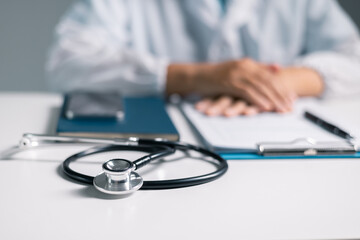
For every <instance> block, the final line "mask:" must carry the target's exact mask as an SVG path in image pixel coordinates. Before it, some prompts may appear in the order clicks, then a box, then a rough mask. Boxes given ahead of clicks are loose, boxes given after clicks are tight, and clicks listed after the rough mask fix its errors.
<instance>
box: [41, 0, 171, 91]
mask: <svg viewBox="0 0 360 240" xmlns="http://www.w3.org/2000/svg"><path fill="white" fill-rule="evenodd" d="M134 2H136V1H120V0H119V1H111V0H102V1H96V0H88V1H82V2H79V3H77V4H75V5H74V6H73V8H71V10H70V11H69V12H68V13H67V14H66V15H65V16H64V18H63V19H62V20H61V22H60V24H59V25H58V26H57V29H56V33H55V35H56V36H55V37H56V41H55V43H54V45H53V46H52V48H51V50H50V54H49V61H48V64H47V67H46V70H47V75H48V81H49V84H50V88H52V89H53V90H56V91H61V92H65V91H70V90H77V89H86V90H99V91H101V90H116V91H119V92H121V93H123V94H125V95H144V94H145V95H154V94H162V93H163V92H164V85H165V78H166V71H167V70H166V69H167V66H168V60H167V59H164V58H159V57H155V56H153V55H152V54H150V53H149V52H147V51H146V50H144V49H145V48H144V47H141V46H138V45H136V40H135V41H134V39H136V37H142V36H134V32H136V31H133V29H134V28H136V23H134V22H131V21H130V15H131V14H139V13H138V11H133V9H134V6H133V3H134ZM132 11H133V12H132ZM136 17H141V16H135V18H136ZM135 34H136V33H135Z"/></svg>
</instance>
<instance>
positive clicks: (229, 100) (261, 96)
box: [196, 59, 296, 117]
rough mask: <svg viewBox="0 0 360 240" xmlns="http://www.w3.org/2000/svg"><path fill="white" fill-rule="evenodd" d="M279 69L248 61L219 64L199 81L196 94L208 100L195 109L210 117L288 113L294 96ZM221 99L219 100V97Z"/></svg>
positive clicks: (275, 66) (197, 105)
mask: <svg viewBox="0 0 360 240" xmlns="http://www.w3.org/2000/svg"><path fill="white" fill-rule="evenodd" d="M280 71H281V68H280V67H279V66H277V65H264V64H261V63H258V62H255V61H253V60H251V59H242V60H238V61H229V62H224V63H219V64H216V65H214V66H213V67H212V68H209V71H208V72H207V74H208V77H206V78H201V79H202V80H199V81H200V85H202V87H199V89H198V92H200V93H201V94H202V95H204V96H208V97H207V98H205V99H203V100H202V101H200V102H198V103H197V104H196V108H197V109H198V110H199V111H201V112H203V113H205V114H207V115H210V116H215V115H225V116H228V117H231V116H236V115H253V114H257V113H259V112H263V111H275V112H288V111H291V109H292V105H293V102H294V100H295V98H296V93H295V92H294V91H293V90H292V89H291V88H290V87H289V86H288V85H287V84H286V82H285V81H284V80H283V79H282V78H281V75H280V74H279V72H280ZM219 96H220V97H219Z"/></svg>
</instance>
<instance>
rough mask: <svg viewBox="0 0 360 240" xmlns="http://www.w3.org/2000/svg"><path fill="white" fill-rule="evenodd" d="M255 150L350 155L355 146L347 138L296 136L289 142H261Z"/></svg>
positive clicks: (278, 153) (269, 153)
mask: <svg viewBox="0 0 360 240" xmlns="http://www.w3.org/2000/svg"><path fill="white" fill-rule="evenodd" d="M257 152H258V154H259V155H262V156H319V155H352V154H355V153H356V146H355V145H354V144H353V143H352V142H351V141H349V140H344V141H336V142H335V141H334V142H318V141H316V140H315V139H313V138H298V139H295V140H293V141H290V142H261V143H258V144H257Z"/></svg>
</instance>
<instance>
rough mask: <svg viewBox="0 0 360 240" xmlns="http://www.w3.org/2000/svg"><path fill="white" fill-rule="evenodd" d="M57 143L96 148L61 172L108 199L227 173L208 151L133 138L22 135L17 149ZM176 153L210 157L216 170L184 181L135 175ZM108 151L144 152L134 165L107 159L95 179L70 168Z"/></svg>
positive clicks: (67, 163) (200, 181) (72, 158)
mask: <svg viewBox="0 0 360 240" xmlns="http://www.w3.org/2000/svg"><path fill="white" fill-rule="evenodd" d="M58 143H71V144H83V143H88V144H97V145H96V146H94V147H91V148H89V149H87V150H84V151H81V152H79V153H76V154H74V155H72V156H70V157H68V158H67V159H65V160H64V162H63V164H62V167H63V168H62V169H63V172H64V173H65V174H66V175H67V176H68V177H69V178H71V179H73V180H75V181H78V182H81V183H86V184H93V185H94V187H95V188H96V189H97V190H99V191H101V192H103V193H107V194H112V195H127V194H131V193H133V192H135V191H136V190H139V189H149V190H150V189H152V190H157V189H173V188H183V187H189V186H195V185H199V184H204V183H208V182H211V181H213V180H215V179H217V178H219V177H221V176H222V175H223V174H225V172H226V171H227V169H228V164H227V162H226V161H225V160H224V159H223V158H222V157H221V156H219V155H218V154H216V153H214V152H212V151H209V150H207V149H205V148H202V147H199V146H195V145H192V144H188V143H183V142H177V141H168V140H165V139H141V138H135V137H131V138H119V139H97V138H80V137H63V136H47V135H38V134H29V133H27V134H24V135H23V137H22V139H21V141H20V143H19V149H20V150H25V149H29V148H33V147H38V146H42V145H45V144H58ZM99 144H101V145H99ZM177 150H179V151H183V152H188V151H195V152H199V153H201V154H202V155H203V156H206V157H211V158H212V159H213V160H215V161H214V163H215V165H216V170H215V171H213V172H210V173H207V174H203V175H198V176H193V177H188V178H179V179H171V180H158V181H144V180H143V179H142V177H141V176H140V175H139V174H138V173H137V172H136V170H138V169H140V168H141V167H143V166H145V165H147V164H148V163H150V162H152V161H155V160H158V159H162V158H164V157H166V156H169V155H171V154H174V153H175V152H176V151H177ZM111 151H139V152H145V153H147V155H145V156H142V157H140V158H139V159H137V160H135V161H129V160H127V159H121V158H116V159H110V160H108V161H106V162H104V163H103V165H102V170H103V171H102V172H101V173H100V174H98V175H97V176H89V175H85V174H82V173H80V172H78V171H75V170H74V169H72V168H71V163H73V162H75V161H77V160H79V159H81V158H84V157H86V156H90V155H93V154H98V153H104V152H111Z"/></svg>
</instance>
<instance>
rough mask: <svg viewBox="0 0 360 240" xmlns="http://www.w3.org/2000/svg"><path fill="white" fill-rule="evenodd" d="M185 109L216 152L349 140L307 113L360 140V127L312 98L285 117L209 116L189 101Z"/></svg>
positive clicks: (271, 115) (298, 102)
mask: <svg viewBox="0 0 360 240" xmlns="http://www.w3.org/2000/svg"><path fill="white" fill-rule="evenodd" d="M182 110H183V112H184V114H185V116H186V117H187V119H188V120H189V122H190V123H191V124H192V126H193V127H194V130H195V131H197V133H198V134H199V136H200V137H201V138H202V140H203V141H204V143H205V144H206V145H208V147H210V148H212V149H213V150H215V151H229V152H231V151H236V152H254V151H256V149H257V144H258V143H262V142H271V143H279V142H280V143H281V142H292V141H294V140H297V139H306V138H311V139H313V140H316V141H318V142H332V143H334V142H335V144H336V142H344V141H345V139H343V138H341V137H338V136H336V135H335V134H333V133H330V132H328V131H326V130H324V129H322V128H321V127H320V126H318V125H316V124H314V123H313V122H310V121H309V120H307V119H306V118H305V117H304V111H305V110H307V111H311V112H313V113H315V114H316V115H318V116H319V117H321V118H323V119H324V120H326V121H329V122H331V123H333V124H335V125H336V126H338V127H341V128H342V129H344V130H347V131H349V132H351V133H353V135H355V137H356V136H357V138H356V139H358V138H359V137H360V131H359V128H356V127H354V126H350V125H349V124H347V123H346V121H345V120H346V119H342V118H341V116H339V115H338V114H336V112H332V111H331V109H329V108H324V107H322V104H321V102H319V101H318V100H315V99H310V98H309V99H301V100H298V101H297V102H296V104H295V106H294V110H293V111H292V112H290V113H285V114H281V113H272V112H269V113H261V114H258V115H254V116H237V117H232V118H227V117H224V116H217V117H208V116H206V115H204V114H202V113H200V112H198V111H197V110H196V109H195V108H194V105H193V104H192V103H188V102H185V103H183V105H182ZM357 141H358V140H357Z"/></svg>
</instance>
